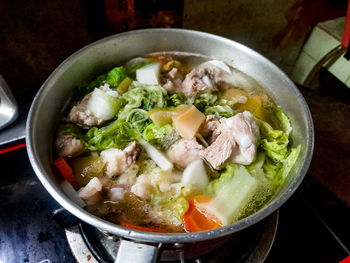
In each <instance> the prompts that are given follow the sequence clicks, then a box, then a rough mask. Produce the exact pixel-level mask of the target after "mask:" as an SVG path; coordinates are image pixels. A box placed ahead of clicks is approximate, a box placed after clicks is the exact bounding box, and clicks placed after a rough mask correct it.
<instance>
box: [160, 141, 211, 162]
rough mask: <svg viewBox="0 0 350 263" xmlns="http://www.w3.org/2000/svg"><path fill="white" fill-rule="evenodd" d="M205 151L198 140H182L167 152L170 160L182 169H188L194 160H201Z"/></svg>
mask: <svg viewBox="0 0 350 263" xmlns="http://www.w3.org/2000/svg"><path fill="white" fill-rule="evenodd" d="M203 149H204V147H203V146H202V145H200V144H199V143H198V142H197V141H196V139H195V138H194V139H191V140H187V139H181V140H179V141H177V142H176V143H174V144H173V145H172V146H171V147H170V149H169V150H168V152H167V156H168V158H169V160H170V161H171V162H172V163H174V164H175V165H177V166H178V167H181V168H186V166H187V165H188V164H190V163H191V162H192V161H194V160H199V159H200V153H201V151H202V150H203Z"/></svg>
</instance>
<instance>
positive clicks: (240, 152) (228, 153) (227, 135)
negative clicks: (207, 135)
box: [201, 111, 259, 169]
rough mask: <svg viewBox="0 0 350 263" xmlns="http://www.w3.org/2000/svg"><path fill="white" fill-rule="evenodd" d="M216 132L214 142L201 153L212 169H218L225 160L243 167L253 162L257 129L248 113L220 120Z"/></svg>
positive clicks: (257, 134) (257, 136) (257, 135)
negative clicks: (216, 135)
mask: <svg viewBox="0 0 350 263" xmlns="http://www.w3.org/2000/svg"><path fill="white" fill-rule="evenodd" d="M216 132H217V133H218V134H219V135H218V137H217V138H216V140H215V141H214V142H213V143H212V144H211V145H210V146H209V147H207V148H206V149H204V150H203V151H202V152H201V156H203V157H204V158H205V159H206V160H207V161H208V162H209V163H210V164H211V165H212V166H213V168H215V169H219V168H220V166H221V165H222V164H224V163H225V162H226V161H227V160H230V161H231V162H234V163H240V164H244V165H248V164H250V163H252V162H253V161H254V159H255V155H256V149H257V142H258V139H259V128H258V126H257V124H256V121H255V118H254V116H253V115H252V114H251V113H250V112H248V111H245V112H243V113H239V114H237V115H235V116H233V117H231V118H228V119H226V118H222V119H220V125H219V126H218V128H217V130H216Z"/></svg>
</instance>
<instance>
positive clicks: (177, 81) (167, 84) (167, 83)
mask: <svg viewBox="0 0 350 263" xmlns="http://www.w3.org/2000/svg"><path fill="white" fill-rule="evenodd" d="M183 80H184V76H183V74H182V72H181V71H180V70H179V69H178V68H176V67H174V68H172V69H171V70H170V71H169V72H167V73H165V75H164V76H162V78H161V84H162V87H163V88H165V89H166V90H167V91H168V92H169V93H170V94H174V93H177V92H181V91H182V81H183Z"/></svg>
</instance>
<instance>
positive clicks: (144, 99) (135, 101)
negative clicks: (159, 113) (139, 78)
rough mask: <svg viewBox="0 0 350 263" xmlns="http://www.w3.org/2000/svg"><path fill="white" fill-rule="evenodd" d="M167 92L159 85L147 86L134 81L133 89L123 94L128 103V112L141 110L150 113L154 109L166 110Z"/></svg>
mask: <svg viewBox="0 0 350 263" xmlns="http://www.w3.org/2000/svg"><path fill="white" fill-rule="evenodd" d="M166 95H167V92H166V90H165V89H163V88H162V87H161V86H159V85H147V84H141V83H139V82H136V81H134V82H133V83H132V86H131V89H129V91H128V92H126V93H124V94H123V96H122V97H123V98H124V99H125V100H126V101H127V102H128V104H127V105H126V106H125V108H126V110H130V109H132V108H141V109H143V110H146V111H149V110H150V109H152V108H164V107H166V106H167V103H166Z"/></svg>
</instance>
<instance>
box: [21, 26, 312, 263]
mask: <svg viewBox="0 0 350 263" xmlns="http://www.w3.org/2000/svg"><path fill="white" fill-rule="evenodd" d="M156 51H184V52H191V53H199V54H203V55H206V56H209V57H214V58H216V59H220V60H224V61H232V65H233V66H234V67H236V68H238V69H239V70H241V71H243V72H244V73H246V74H248V75H250V76H251V77H253V78H254V79H255V80H257V81H258V82H259V83H260V84H261V85H262V86H263V87H264V88H265V89H266V90H267V91H268V93H270V94H271V95H272V97H273V99H274V100H275V101H276V103H277V104H278V105H281V106H282V108H283V109H284V111H285V112H286V113H287V115H288V116H289V117H290V119H291V121H292V125H293V128H294V130H293V133H292V142H293V144H294V145H299V144H301V147H302V148H301V154H300V156H299V158H298V160H297V163H296V165H295V166H294V167H293V169H292V171H291V172H290V174H289V175H288V178H287V179H286V180H285V182H284V184H283V185H282V187H281V189H280V190H279V191H278V192H277V193H276V195H275V196H274V198H273V199H272V200H271V201H270V202H269V203H268V204H267V205H266V206H265V207H264V208H262V209H261V210H260V211H258V212H256V213H255V214H253V215H251V216H249V217H247V218H244V219H242V220H240V221H239V222H236V223H234V224H231V225H229V226H225V227H222V228H219V229H215V230H211V231H206V232H199V233H185V234H160V233H159V234H158V233H146V232H142V231H136V230H131V229H127V228H124V227H121V226H118V225H115V224H113V223H110V222H107V221H105V220H102V219H101V218H98V217H96V216H94V215H92V214H90V213H88V212H87V211H85V210H84V209H82V208H80V207H78V206H77V205H75V204H74V203H73V202H72V201H71V200H70V199H69V198H68V197H67V196H66V195H65V194H64V193H63V192H62V191H61V189H60V186H59V180H58V179H57V178H56V176H55V174H54V173H53V170H52V166H51V163H52V153H53V149H52V147H53V134H54V131H55V128H56V125H57V122H58V119H59V118H60V116H61V114H62V110H63V109H64V108H65V105H66V104H67V101H68V100H69V98H70V96H71V95H72V89H73V87H74V86H76V85H78V84H79V83H81V82H82V81H83V80H84V79H89V78H91V76H92V75H94V74H96V72H103V71H104V70H107V69H108V68H110V67H111V66H114V65H117V64H120V63H123V62H125V61H126V60H128V59H130V58H133V57H136V56H140V55H142V54H145V53H150V52H156ZM26 142H27V149H28V155H29V158H30V162H31V164H32V166H33V168H34V171H35V173H36V174H37V176H38V177H39V179H40V181H41V182H42V184H43V185H44V187H45V188H46V189H47V191H49V193H50V194H51V195H52V197H53V198H55V199H56V200H57V202H59V203H60V204H61V205H62V206H63V207H64V208H66V209H67V210H68V211H70V212H71V213H72V214H73V215H75V216H76V217H78V218H80V219H81V220H83V221H85V222H87V223H89V224H91V225H93V226H95V227H97V228H99V229H101V230H104V231H107V232H108V233H110V234H113V235H117V236H120V237H121V238H122V239H124V241H123V242H122V243H121V247H120V249H119V255H117V261H118V262H121V261H123V262H124V261H125V262H126V261H127V260H129V261H130V262H152V261H153V260H154V258H156V256H157V254H158V252H159V247H160V246H159V244H174V246H175V248H176V247H181V246H183V244H185V246H186V245H187V244H189V243H191V244H193V243H195V242H205V243H208V241H209V240H214V239H215V241H213V242H211V241H209V242H211V243H213V244H219V243H220V242H218V241H219V240H224V239H225V237H227V236H228V235H232V234H233V233H235V232H237V231H240V230H242V229H244V228H246V227H249V226H251V225H252V224H255V223H256V222H258V221H260V220H262V219H263V218H265V217H267V216H268V215H270V214H271V213H272V212H274V211H275V210H276V209H278V208H279V207H280V206H281V205H282V204H283V203H284V202H285V201H286V200H287V199H288V198H289V197H290V196H291V195H292V194H293V193H294V191H295V190H296V189H297V187H298V186H299V184H300V183H301V181H302V179H303V177H304V175H305V174H306V172H307V169H308V167H309V164H310V161H311V157H312V152H313V143H314V130H313V123H312V119H311V115H310V111H309V109H308V106H307V104H306V102H305V100H304V98H303V96H302V95H301V94H300V92H299V91H298V89H297V88H296V87H295V85H294V84H293V82H292V81H291V80H289V78H288V77H287V76H286V75H285V74H284V73H283V72H282V71H281V70H280V69H278V68H277V67H276V66H275V65H274V64H273V63H271V62H270V61H269V60H267V59H266V58H265V57H263V56H261V55H260V54H258V53H256V52H254V51H253V50H251V49H249V48H247V47H245V46H243V45H241V44H239V43H236V42H234V41H231V40H228V39H226V38H222V37H219V36H215V35H211V34H207V33H202V32H197V31H191V30H182V29H147V30H137V31H131V32H127V33H123V34H118V35H114V36H111V37H108V38H105V39H102V40H100V41H97V42H95V43H92V44H90V45H88V46H86V47H84V48H82V49H81V50H79V51H77V52H76V53H74V54H73V55H71V56H70V57H69V58H67V59H66V60H65V61H64V62H63V63H62V64H61V65H60V66H58V68H57V69H56V70H55V71H54V72H53V73H52V74H51V75H50V76H49V78H48V79H47V80H46V81H45V83H44V84H43V85H42V87H41V89H40V90H39V92H38V94H37V95H36V97H35V99H34V101H33V104H32V106H31V109H30V112H29V116H28V121H27V127H26ZM125 239H126V240H131V241H133V242H130V241H126V240H125ZM134 241H136V242H137V243H135V242H134ZM202 244H203V243H202ZM130 256H131V257H130ZM137 260H140V261H137Z"/></svg>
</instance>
